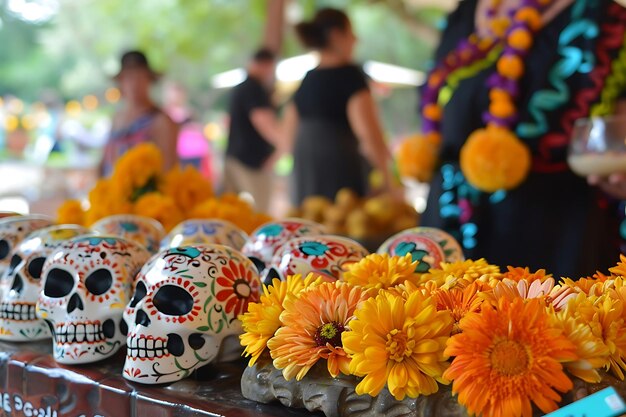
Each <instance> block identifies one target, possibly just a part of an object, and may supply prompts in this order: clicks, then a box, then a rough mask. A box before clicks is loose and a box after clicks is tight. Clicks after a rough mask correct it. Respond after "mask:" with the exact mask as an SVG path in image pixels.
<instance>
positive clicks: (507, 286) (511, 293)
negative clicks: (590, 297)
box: [486, 278, 576, 311]
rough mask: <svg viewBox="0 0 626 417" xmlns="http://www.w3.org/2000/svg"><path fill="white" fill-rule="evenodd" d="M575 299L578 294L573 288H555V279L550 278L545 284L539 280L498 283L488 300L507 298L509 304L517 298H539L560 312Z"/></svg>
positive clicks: (558, 286) (508, 280) (507, 280)
mask: <svg viewBox="0 0 626 417" xmlns="http://www.w3.org/2000/svg"><path fill="white" fill-rule="evenodd" d="M574 297H576V292H575V291H574V290H573V289H572V288H570V287H561V286H560V285H557V286H555V285H554V278H548V279H546V280H545V281H543V282H542V281H541V280H539V279H536V280H534V281H528V280H526V279H522V280H520V281H518V282H515V281H512V280H510V279H505V280H503V281H502V282H500V283H498V285H496V286H495V288H494V289H493V292H492V293H490V294H489V295H488V296H487V297H486V298H489V299H491V301H493V300H494V299H495V300H498V299H500V298H505V299H507V300H509V302H512V301H513V300H515V299H516V298H521V299H523V300H527V299H533V298H537V299H540V300H543V301H544V302H545V303H546V305H552V306H553V307H554V309H555V310H556V311H560V310H562V309H563V308H565V306H566V305H567V302H568V301H569V300H570V299H572V298H574ZM495 304H497V302H495V303H494V305H495Z"/></svg>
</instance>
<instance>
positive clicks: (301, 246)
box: [263, 235, 369, 284]
mask: <svg viewBox="0 0 626 417" xmlns="http://www.w3.org/2000/svg"><path fill="white" fill-rule="evenodd" d="M367 255H369V252H368V251H367V249H365V248H364V247H363V246H361V244H359V243H358V242H356V241H354V240H352V239H348V238H346V237H340V236H333V235H326V236H306V237H299V238H296V239H292V240H290V241H289V242H287V243H285V244H284V245H283V246H282V247H281V248H280V250H279V251H278V252H277V253H276V255H275V256H274V259H272V262H271V264H270V265H269V267H268V269H267V271H266V273H265V274H264V275H263V281H264V282H265V283H266V284H270V283H271V282H272V279H274V278H278V279H281V280H284V279H286V278H287V276H288V275H294V274H301V275H302V276H305V275H307V274H309V273H311V272H315V273H316V274H319V275H322V276H324V277H326V278H327V279H329V280H333V281H334V280H337V279H339V277H340V275H341V274H342V273H343V271H344V270H345V268H346V267H347V266H348V265H349V264H352V263H356V262H359V261H360V260H361V259H363V258H364V257H366V256H367Z"/></svg>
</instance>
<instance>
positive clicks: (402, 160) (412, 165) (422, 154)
mask: <svg viewBox="0 0 626 417" xmlns="http://www.w3.org/2000/svg"><path fill="white" fill-rule="evenodd" d="M440 141H441V139H440V137H439V135H437V134H428V135H424V136H422V135H413V136H410V137H408V138H406V139H405V140H404V141H402V143H401V144H400V147H399V148H398V151H397V152H396V160H397V162H398V169H399V171H400V175H401V176H403V177H410V178H415V179H416V180H418V181H421V182H429V181H430V180H431V178H432V175H433V171H434V169H435V164H436V163H437V153H438V148H439V142H440Z"/></svg>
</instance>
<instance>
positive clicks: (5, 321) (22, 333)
mask: <svg viewBox="0 0 626 417" xmlns="http://www.w3.org/2000/svg"><path fill="white" fill-rule="evenodd" d="M88 232H89V230H88V229H85V228H84V227H81V226H76V225H59V226H50V227H46V228H43V229H39V230H37V231H35V232H33V233H31V234H30V235H28V237H26V239H24V240H22V242H20V243H19V244H18V245H17V248H16V249H15V250H14V251H13V256H12V257H11V264H10V266H9V269H8V270H7V272H6V274H5V276H4V277H3V279H2V287H3V291H2V300H1V301H0V339H2V340H10V341H12V342H27V341H31V340H40V339H47V338H49V337H50V330H49V329H48V326H47V325H46V323H45V322H44V321H43V320H41V319H39V318H37V316H36V315H35V306H36V305H37V299H38V298H39V293H40V292H41V288H42V286H41V272H42V270H43V265H44V262H45V261H46V258H47V257H48V255H50V254H51V253H52V252H54V251H55V250H56V249H57V248H58V247H60V246H61V245H62V244H63V243H64V242H66V241H67V240H69V239H72V238H74V237H76V236H79V235H83V234H86V233H88Z"/></svg>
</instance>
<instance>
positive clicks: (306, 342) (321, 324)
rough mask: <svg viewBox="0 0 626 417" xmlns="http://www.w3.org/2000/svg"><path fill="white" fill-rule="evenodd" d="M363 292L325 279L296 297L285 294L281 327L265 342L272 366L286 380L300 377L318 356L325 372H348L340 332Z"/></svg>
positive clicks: (360, 289)
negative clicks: (324, 361)
mask: <svg viewBox="0 0 626 417" xmlns="http://www.w3.org/2000/svg"><path fill="white" fill-rule="evenodd" d="M367 297H368V296H367V291H366V290H365V289H363V288H359V287H353V286H351V285H349V284H346V283H344V282H339V281H336V282H325V283H322V284H319V285H317V286H315V287H313V288H310V289H309V290H307V291H304V292H302V293H301V294H300V296H299V297H298V298H297V299H296V298H289V297H287V298H286V299H285V301H284V302H283V305H284V307H285V311H284V312H283V313H282V314H281V315H280V321H281V322H282V324H283V327H281V328H280V329H278V331H277V332H276V335H275V336H274V337H273V338H271V339H270V340H269V341H268V342H267V347H269V349H270V355H271V356H272V359H274V366H275V367H276V368H277V369H282V371H283V376H284V377H285V379H286V380H290V379H292V378H294V377H295V378H296V380H298V381H299V380H301V379H302V378H303V377H304V376H305V375H306V374H307V372H308V371H309V369H311V367H312V366H313V365H315V363H317V361H318V360H320V359H326V362H327V367H328V372H329V373H330V374H331V375H332V376H333V377H336V376H337V375H339V372H342V373H344V374H349V368H348V366H349V363H350V358H349V357H348V355H347V354H346V352H345V351H344V349H343V344H342V341H341V339H342V334H343V333H344V331H346V330H347V329H348V328H349V324H348V323H349V322H350V320H352V318H353V316H354V312H355V310H356V308H357V306H358V305H359V303H361V302H362V301H364V300H365V299H367Z"/></svg>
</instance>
